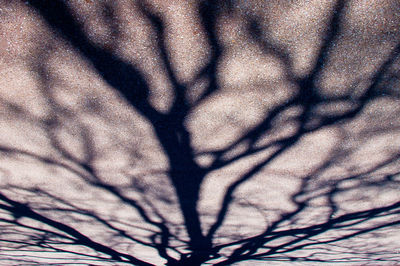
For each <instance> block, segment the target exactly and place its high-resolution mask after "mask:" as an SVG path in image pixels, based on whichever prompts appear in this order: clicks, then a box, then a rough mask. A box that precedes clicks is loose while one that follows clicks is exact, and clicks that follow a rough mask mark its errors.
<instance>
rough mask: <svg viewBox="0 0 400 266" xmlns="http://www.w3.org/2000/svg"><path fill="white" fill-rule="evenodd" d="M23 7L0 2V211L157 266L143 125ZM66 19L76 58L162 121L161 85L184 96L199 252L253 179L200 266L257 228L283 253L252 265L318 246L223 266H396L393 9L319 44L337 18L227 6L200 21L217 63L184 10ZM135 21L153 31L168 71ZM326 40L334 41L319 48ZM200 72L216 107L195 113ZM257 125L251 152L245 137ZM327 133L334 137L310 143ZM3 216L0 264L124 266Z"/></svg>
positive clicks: (326, 10) (76, 2)
mask: <svg viewBox="0 0 400 266" xmlns="http://www.w3.org/2000/svg"><path fill="white" fill-rule="evenodd" d="M30 2H35V1H7V0H0V22H1V23H0V185H1V187H0V193H1V195H4V196H5V197H7V198H8V199H12V200H13V201H16V202H19V203H25V204H28V206H29V207H30V208H31V209H32V210H34V211H36V212H37V213H40V214H41V215H43V217H47V218H49V219H52V220H54V221H57V222H60V223H63V224H65V225H68V226H70V227H71V228H74V229H76V230H78V231H79V232H80V233H82V234H84V235H85V236H87V237H88V238H90V239H91V240H93V241H95V242H97V243H100V244H102V245H105V246H108V247H110V248H112V249H114V250H116V251H118V252H121V253H124V254H129V255H131V256H134V257H136V258H138V259H140V260H143V261H146V262H148V263H153V264H155V265H163V264H164V263H165V262H166V260H165V259H163V258H162V257H161V256H160V254H159V253H158V252H157V250H156V248H155V247H154V246H152V245H153V244H154V243H156V242H157V241H158V240H154V239H153V240H152V236H154V235H155V232H159V231H160V227H159V226H157V225H158V224H159V223H163V224H164V225H166V226H167V227H168V228H169V231H170V233H171V235H172V236H171V238H170V242H169V247H170V248H169V249H168V251H167V252H168V254H169V256H171V257H173V258H175V259H178V258H179V256H180V253H188V252H189V251H188V250H187V249H186V248H187V241H188V240H189V236H188V234H187V232H186V229H187V228H185V226H184V217H183V215H182V212H181V210H180V206H179V204H178V199H177V195H176V190H175V189H174V187H173V186H172V184H171V180H170V179H169V171H170V170H171V165H170V161H169V160H170V158H169V157H168V154H166V152H165V151H164V150H163V145H162V143H161V142H160V139H159V138H158V137H157V132H156V130H155V124H154V123H156V122H154V121H151V120H150V119H149V118H148V117H146V115H144V114H143V113H141V111H140V110H138V108H136V107H135V106H132V105H131V104H130V103H129V102H128V101H127V100H126V98H125V97H124V95H123V93H121V92H119V91H118V90H117V89H116V88H115V87H113V85H112V84H110V82H107V80H106V79H105V78H104V77H103V76H102V74H101V73H100V71H99V69H98V68H97V66H96V65H95V64H94V63H93V62H92V61H91V60H90V58H88V56H87V54H85V52H84V51H83V52H82V50H79V48H78V47H76V45H75V44H74V43H73V42H70V41H68V39H67V38H65V37H63V35H62V34H60V33H58V32H57V30H56V29H54V28H52V27H51V26H50V25H49V24H48V22H46V20H45V19H44V18H43V17H42V14H41V13H40V12H39V11H38V10H37V9H35V7H34V5H32V3H30ZM36 2H37V1H36ZM64 2H65V3H67V6H68V7H69V8H70V9H71V10H72V12H73V14H74V19H75V20H76V22H77V23H79V25H81V26H82V30H83V32H84V33H85V35H86V37H87V41H88V43H89V44H90V47H91V48H90V49H99V50H101V51H107V52H110V53H112V54H113V55H115V56H116V57H118V58H120V59H122V60H123V61H124V62H126V63H127V64H131V66H133V67H134V68H136V69H137V70H138V71H139V72H140V73H141V75H142V76H143V78H144V79H145V82H146V83H147V85H148V89H149V97H148V104H149V106H150V107H151V108H153V110H155V111H156V112H158V113H160V114H168V112H169V111H170V110H171V108H172V107H173V105H174V99H175V97H176V95H175V93H176V84H177V83H179V84H181V85H182V86H185V87H186V91H185V99H186V103H187V104H188V105H189V106H190V109H189V111H188V114H187V116H186V117H185V119H184V121H183V126H184V127H185V128H186V129H187V131H188V132H189V134H190V138H191V139H190V147H191V148H192V149H193V159H194V162H195V163H196V164H197V165H198V166H200V167H203V169H205V171H206V174H205V176H204V180H203V182H202V184H201V188H200V199H199V201H198V206H197V210H198V212H199V214H200V217H199V218H200V221H201V228H202V230H203V233H204V234H206V233H207V232H208V231H209V230H210V228H211V227H212V225H213V224H214V223H215V221H216V220H217V217H218V213H219V212H220V210H221V206H223V202H224V197H225V196H226V193H227V191H229V188H233V187H235V185H234V184H235V182H237V181H238V180H240V179H241V178H242V177H244V176H246V175H247V174H248V173H251V172H252V170H254V169H258V168H259V169H258V170H257V171H255V172H254V173H252V174H251V175H250V176H249V178H248V179H246V181H245V182H243V183H240V185H238V186H237V187H235V189H234V192H233V194H232V198H233V200H232V201H231V202H230V204H229V208H228V209H227V213H226V216H225V217H224V221H223V223H222V225H221V226H220V227H219V228H218V230H217V231H216V232H215V235H214V238H213V245H214V246H218V245H225V244H226V245H227V247H225V248H221V250H220V255H222V257H221V258H218V259H215V260H210V263H211V264H212V263H214V264H215V263H217V262H221V261H223V260H225V259H226V258H228V257H229V256H230V255H231V254H232V251H233V250H235V249H236V248H238V247H239V245H240V244H243V243H241V242H238V243H236V244H235V245H234V244H233V243H235V241H239V240H243V239H247V238H249V237H252V236H256V235H258V234H261V233H262V232H264V231H265V230H266V229H268V228H271V230H272V232H273V233H272V234H271V236H273V235H274V234H275V235H276V234H280V233H281V234H282V237H280V238H277V239H275V240H271V241H270V242H268V243H267V244H266V245H265V246H264V247H263V248H260V249H258V251H257V252H256V253H254V254H253V255H256V254H261V253H265V252H267V251H268V250H271V249H273V248H271V247H277V246H279V245H280V244H283V243H289V242H290V241H292V240H294V239H296V238H298V239H301V237H302V236H303V235H302V232H301V231H296V234H295V233H293V234H288V235H287V236H286V235H285V234H284V233H282V232H289V231H290V230H292V229H293V230H296V229H299V230H300V229H302V228H310V227H312V225H320V224H324V223H325V224H326V225H327V226H332V228H328V229H326V230H325V229H323V230H322V229H321V230H322V231H321V232H320V233H316V234H315V236H314V235H312V236H309V237H307V238H306V239H304V240H302V241H300V242H298V243H296V242H293V244H291V245H288V246H284V245H283V246H282V248H281V249H278V251H277V252H275V253H271V254H266V255H265V256H266V257H268V258H265V259H264V260H261V261H256V260H250V259H248V260H243V261H242V262H238V263H237V264H235V265H287V264H288V265H289V264H290V265H297V264H296V263H298V265H302V264H304V265H316V264H318V263H324V262H328V263H333V262H342V263H344V265H353V264H354V265H369V264H371V265H395V264H398V263H400V245H399V243H400V230H399V225H398V223H399V222H400V215H399V212H400V194H399V188H400V186H399V182H400V170H399V169H400V161H399V159H400V157H399V156H400V118H399V115H400V100H399V96H400V86H399V84H400V83H399V77H400V76H399V67H400V65H399V62H400V61H399V58H398V57H399V55H398V53H399V51H400V48H399V47H400V46H399V40H400V38H399V37H400V32H399V29H400V15H399V14H400V12H399V10H400V5H399V3H398V1H394V0H392V1H390V0H387V1H384V0H382V1H378V0H374V1H356V0H354V1H345V2H346V3H345V5H344V7H343V9H341V10H340V11H338V12H340V13H339V16H338V23H337V25H334V26H333V27H332V25H331V22H332V18H334V14H335V12H334V11H335V7H336V1H319V0H314V1H278V0H274V1H251V0H248V1H244V0H242V1H241V0H237V1H226V3H225V4H220V5H219V7H218V8H217V11H216V14H217V15H216V23H215V27H214V30H215V31H214V34H215V38H216V41H217V42H218V43H219V46H220V48H221V54H220V56H219V57H217V58H216V57H215V47H214V46H213V45H214V44H213V42H212V39H211V38H210V35H207V31H206V30H205V28H204V25H203V24H202V18H201V16H200V13H199V12H198V5H199V1H195V0H191V1H178V0H177V1H155V0H153V1H125V0H118V1H111V0H110V1H109V0H103V1H100V0H99V1H95V0H92V1H89V0H87V1H82V0H71V1H64ZM211 2H212V1H211ZM223 2H224V1H223ZM228 2H229V3H231V5H230V6H229V4H228ZM214 4H215V3H214ZM143 7H145V9H143ZM107 10H108V11H107ZM110 10H111V11H110ZM143 10H147V12H149V13H151V14H154V15H157V16H158V17H159V18H160V20H161V21H162V23H163V26H164V31H163V34H164V35H163V37H164V42H163V44H164V45H165V47H166V51H165V52H166V55H167V58H168V60H169V61H168V62H169V64H168V63H166V62H165V61H163V54H162V51H161V50H160V47H159V46H158V42H159V41H160V36H159V37H158V38H157V37H156V35H157V31H156V28H155V27H154V25H152V24H151V22H150V20H149V18H148V17H146V13H145V11H143ZM110 12H111V13H110ZM110 14H111V15H110ZM210 16H211V14H210ZM252 23H253V24H252ZM256 24H257V25H256ZM251 25H253V26H251ZM255 25H256V26H255ZM251 27H253V35H252V34H251V32H252V31H251ZM329 29H334V30H337V32H336V33H335V34H334V35H333V37H332V38H331V39H329V34H330V31H329ZM254 32H258V34H259V35H258V36H256V35H257V34H256V33H254ZM327 41H329V42H327ZM321 51H322V52H323V54H321ZM89 53H90V52H89ZM212 60H216V65H215V68H214V69H212V68H211V69H212V71H214V74H215V78H216V79H215V81H216V82H217V84H218V90H216V91H214V92H213V93H211V94H210V95H206V96H204V93H205V91H206V89H207V87H208V86H209V85H210V83H211V81H210V79H208V78H207V76H206V75H205V74H204V73H202V72H201V70H202V69H203V68H204V67H206V66H209V64H210V62H211V61H212ZM320 64H321V65H320ZM209 71H210V70H209ZM171 73H172V74H171ZM205 73H207V72H205ZM313 75H314V76H313ZM304 80H309V81H310V80H311V81H312V86H313V89H314V90H315V91H317V94H318V97H319V98H320V99H322V100H320V101H319V102H318V103H314V105H313V106H312V107H311V108H310V109H309V110H308V109H307V108H308V107H307V105H306V104H304V102H301V101H300V102H297V103H295V104H291V101H292V100H293V99H294V98H295V97H296V96H297V95H300V94H301V93H303V94H304V95H305V96H307V95H311V89H310V88H308V87H307V86H305V85H304V83H302V81H304ZM310 86H311V85H310ZM307 90H310V93H308V91H307ZM306 98H307V97H305V98H304V101H306ZM285 104H289V106H288V107H287V108H286V107H285V108H283V106H285ZM279 107H282V109H277V108H279ZM276 110H279V111H278V112H277V111H276ZM353 111H354V115H349V116H346V115H343V114H350V113H352V112H353ZM274 113H277V115H276V116H273V117H272V114H274ZM304 114H307V121H306V122H304V123H303V124H302V122H301V119H302V115H304ZM341 115H343V116H341ZM268 116H271V117H272V119H271V121H270V122H269V123H268V126H266V127H263V128H262V130H260V131H261V132H260V134H259V136H257V138H256V139H254V142H252V141H251V140H250V136H251V132H252V130H253V129H254V128H257V127H258V126H259V125H260V124H262V123H263V121H266V118H267V117H268ZM327 117H337V118H338V119H337V121H335V122H332V123H331V122H327V123H326V125H323V126H321V123H323V122H324V121H325V120H324V119H325V118H327ZM327 121H328V120H327ZM302 130H303V131H302ZM298 132H301V134H300V136H299V137H298V138H294V139H290V137H291V136H296V134H298ZM284 141H288V142H289V141H293V143H291V144H290V145H287V146H285V145H286V144H285V143H286V142H284ZM177 149H178V147H177ZM190 175H191V174H190V173H188V182H190ZM99 183H101V184H103V187H101V186H96V185H94V184H99ZM107 186H108V187H113V188H114V189H115V191H118V193H119V195H121V196H120V197H118V196H117V194H115V193H114V194H113V193H111V192H110V191H111V190H107V188H106V187H107ZM122 198H124V199H129V200H131V201H135V202H136V203H137V204H138V205H140V208H135V207H133V206H132V205H130V204H129V203H128V201H125V202H124V201H123V200H122ZM301 204H305V207H304V208H302V209H301V210H300V209H299V206H301ZM10 206H12V203H10V202H7V200H5V198H0V264H2V265H16V264H18V265H19V264H21V265H22V264H24V263H28V264H29V263H38V264H43V263H55V264H57V265H59V264H61V263H72V264H74V263H75V264H74V265H82V264H84V265H86V264H90V263H92V264H94V265H125V264H124V263H123V262H115V261H110V260H109V259H108V256H107V255H104V254H103V253H101V252H98V251H95V250H93V249H92V248H88V247H85V246H84V245H71V244H70V241H71V240H66V239H62V238H60V239H58V238H57V237H55V238H54V239H51V237H50V236H49V235H47V234H46V232H45V231H43V230H48V231H49V232H50V231H51V232H57V233H60V234H61V235H66V236H68V234H67V233H66V232H61V231H60V230H57V229H55V228H54V227H52V226H50V225H48V224H45V223H43V221H42V222H39V221H37V220H35V219H32V217H30V218H29V217H24V216H23V215H22V217H15V214H14V216H13V215H12V211H10ZM296 210H299V213H298V214H295V213H294V212H296ZM143 212H145V213H146V218H145V217H144V216H143ZM290 213H292V214H293V216H289V217H288V218H287V219H286V220H285V218H284V217H285V215H288V214H290ZM357 215H359V218H356V217H358V216H357ZM96 217H97V218H96ZM277 221H281V222H280V223H279V224H277V227H276V228H272V227H271V225H274V223H276V222H277ZM32 227H35V228H36V230H32ZM317 227H318V226H317ZM322 227H323V226H322ZM319 229H320V227H318V230H319ZM40 230H42V231H40ZM316 230H317V229H316ZM122 231H123V232H124V233H126V235H125V234H123V233H121V232H122ZM290 232H291V231H290ZM293 232H294V231H293ZM357 232H359V233H357ZM361 232H363V233H362V234H361ZM50 235H51V234H50ZM346 235H347V236H349V235H351V237H346V238H345V237H343V239H342V236H346ZM47 237H49V239H47ZM68 237H69V236H68ZM41 238H42V239H43V243H42V244H43V245H42V244H40V239H41ZM72 238H73V237H72ZM46 241H48V242H46ZM52 241H53V242H52ZM152 241H153V242H152ZM228 244H231V245H228ZM303 244H304V246H302V245H303ZM295 247H297V248H295ZM291 248H293V250H291ZM55 250H58V251H59V252H55ZM61 250H63V252H61ZM78 253H80V254H78ZM82 254H87V255H91V256H92V257H90V256H87V257H85V256H83V255H82ZM253 259H255V257H253ZM259 259H260V258H259ZM294 260H296V261H297V262H294ZM80 263H81V264H80ZM85 263H86V264H85Z"/></svg>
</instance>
